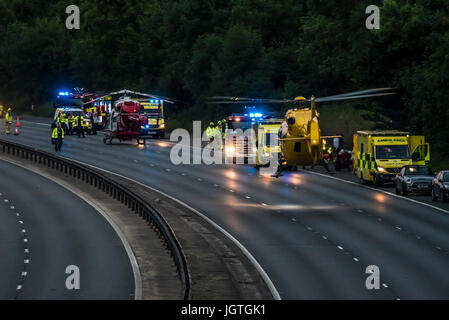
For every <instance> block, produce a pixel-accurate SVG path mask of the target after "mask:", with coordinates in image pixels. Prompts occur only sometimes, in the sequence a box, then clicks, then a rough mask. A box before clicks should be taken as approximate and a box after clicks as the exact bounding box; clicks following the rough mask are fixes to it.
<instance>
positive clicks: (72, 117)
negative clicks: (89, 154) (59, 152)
mask: <svg viewBox="0 0 449 320" xmlns="http://www.w3.org/2000/svg"><path fill="white" fill-rule="evenodd" d="M74 124H75V117H74V116H73V114H72V113H71V114H70V116H69V129H68V135H69V136H71V135H72V133H73V125H74Z"/></svg>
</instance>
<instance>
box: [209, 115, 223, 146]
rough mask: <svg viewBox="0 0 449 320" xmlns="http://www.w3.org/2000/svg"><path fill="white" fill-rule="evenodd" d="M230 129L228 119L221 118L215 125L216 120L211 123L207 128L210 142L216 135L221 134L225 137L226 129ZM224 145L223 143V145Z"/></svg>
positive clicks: (220, 135)
mask: <svg viewBox="0 0 449 320" xmlns="http://www.w3.org/2000/svg"><path fill="white" fill-rule="evenodd" d="M227 130H228V122H227V121H226V119H223V120H219V121H218V122H217V125H214V122H211V123H209V126H208V127H207V129H206V136H207V138H208V139H209V142H212V141H213V140H214V138H215V137H217V136H219V137H221V138H222V139H223V141H224V140H225V138H226V131H227ZM222 147H223V145H222Z"/></svg>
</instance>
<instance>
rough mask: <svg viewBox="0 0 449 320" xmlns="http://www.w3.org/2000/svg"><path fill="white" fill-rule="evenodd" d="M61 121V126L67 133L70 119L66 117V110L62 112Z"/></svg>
mask: <svg viewBox="0 0 449 320" xmlns="http://www.w3.org/2000/svg"><path fill="white" fill-rule="evenodd" d="M59 122H61V128H62V129H63V130H64V133H67V131H68V129H69V119H67V118H66V116H65V113H64V112H61V117H60V118H59Z"/></svg>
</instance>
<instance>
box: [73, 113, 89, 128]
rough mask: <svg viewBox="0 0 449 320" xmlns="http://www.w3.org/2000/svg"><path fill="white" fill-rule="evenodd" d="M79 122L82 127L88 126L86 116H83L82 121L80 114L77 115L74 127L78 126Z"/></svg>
mask: <svg viewBox="0 0 449 320" xmlns="http://www.w3.org/2000/svg"><path fill="white" fill-rule="evenodd" d="M78 122H81V127H87V125H86V124H85V123H84V117H83V116H81V121H80V116H76V117H75V122H74V123H73V127H74V128H76V127H78Z"/></svg>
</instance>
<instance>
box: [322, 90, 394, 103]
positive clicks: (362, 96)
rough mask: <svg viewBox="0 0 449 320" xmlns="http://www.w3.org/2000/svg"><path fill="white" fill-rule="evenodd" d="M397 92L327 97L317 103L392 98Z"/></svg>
mask: <svg viewBox="0 0 449 320" xmlns="http://www.w3.org/2000/svg"><path fill="white" fill-rule="evenodd" d="M395 94H396V92H387V93H376V94H366V95H360V96H345V97H338V96H337V97H326V98H317V99H315V102H317V103H318V102H332V101H343V100H353V99H364V98H371V97H382V96H392V95H395Z"/></svg>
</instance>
